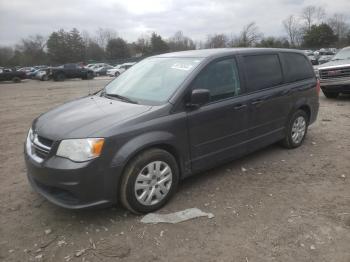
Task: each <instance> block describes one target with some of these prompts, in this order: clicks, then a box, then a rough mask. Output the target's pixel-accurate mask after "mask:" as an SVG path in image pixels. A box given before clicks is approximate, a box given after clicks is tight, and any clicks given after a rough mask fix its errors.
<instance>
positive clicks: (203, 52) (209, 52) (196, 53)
mask: <svg viewBox="0 0 350 262" xmlns="http://www.w3.org/2000/svg"><path fill="white" fill-rule="evenodd" d="M269 51H270V52H271V51H273V52H281V51H283V52H298V53H301V52H302V51H300V50H296V49H279V48H212V49H199V50H189V51H181V52H173V53H166V54H161V55H157V56H155V57H198V58H208V57H212V56H223V55H230V54H242V53H250V52H254V53H255V52H269Z"/></svg>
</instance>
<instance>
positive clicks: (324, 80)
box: [315, 46, 350, 98]
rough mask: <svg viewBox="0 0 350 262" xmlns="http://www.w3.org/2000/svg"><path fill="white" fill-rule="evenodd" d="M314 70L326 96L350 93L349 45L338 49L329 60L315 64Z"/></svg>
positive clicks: (334, 96)
mask: <svg viewBox="0 0 350 262" xmlns="http://www.w3.org/2000/svg"><path fill="white" fill-rule="evenodd" d="M315 71H316V74H317V76H318V77H319V79H320V84H321V89H322V91H323V93H324V95H325V96H326V97H328V98H336V97H338V95H339V94H340V93H344V94H350V46H349V47H345V48H343V49H342V50H340V51H339V52H338V53H337V54H336V55H335V56H334V57H333V58H332V59H331V60H330V61H329V62H326V63H324V64H322V65H320V66H317V67H316V68H315Z"/></svg>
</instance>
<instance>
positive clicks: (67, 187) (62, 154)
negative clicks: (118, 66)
mask: <svg viewBox="0 0 350 262" xmlns="http://www.w3.org/2000/svg"><path fill="white" fill-rule="evenodd" d="M319 91H320V86H319V83H318V81H317V79H316V77H315V74H314V71H313V68H312V65H311V63H310V61H309V59H308V58H307V57H306V56H305V55H304V54H303V53H302V52H298V51H295V50H294V51H293V50H284V49H253V48H252V49H210V50H196V51H185V52H177V53H169V54H163V55H158V56H153V57H150V58H147V59H144V60H143V61H141V62H139V63H137V64H136V65H134V66H133V67H131V68H130V69H129V70H127V71H126V72H125V73H123V74H121V75H120V76H119V77H118V78H116V79H115V80H113V81H111V82H110V83H109V84H107V86H106V87H104V88H103V89H102V90H101V91H99V92H97V93H95V94H93V95H89V96H86V97H83V98H80V99H77V100H74V101H71V102H68V103H65V104H63V105H61V106H59V107H57V108H55V109H52V110H50V111H49V112H47V113H45V114H42V115H41V116H39V117H38V118H37V119H35V120H34V121H33V124H32V126H31V128H30V129H29V132H28V136H27V139H26V142H25V149H24V150H25V161H26V166H27V175H28V179H29V182H30V184H31V185H32V187H33V188H34V189H35V190H36V191H37V192H39V193H40V194H41V195H43V196H44V197H45V198H47V199H48V200H49V201H51V202H53V203H55V204H57V205H59V206H62V207H65V208H71V209H80V208H90V207H96V206H100V207H103V206H108V205H114V204H116V203H121V204H122V205H123V206H124V207H126V208H127V209H129V210H131V211H132V212H134V213H146V212H151V211H154V210H157V209H159V208H160V207H161V206H163V205H164V204H165V203H166V202H167V201H168V200H169V199H170V197H171V196H172V195H173V194H174V192H175V191H176V187H177V185H178V182H179V180H181V179H184V178H186V177H188V176H190V175H192V174H195V173H199V172H201V171H203V170H205V169H208V168H211V167H214V166H216V165H218V164H220V163H224V162H227V161H231V160H233V159H236V158H238V157H241V156H243V155H246V154H248V153H250V152H253V151H255V150H257V149H259V148H262V147H265V146H267V145H269V144H272V143H276V142H281V143H282V144H283V145H284V146H285V147H287V148H296V147H299V146H300V145H301V144H302V143H303V141H304V138H305V136H306V133H307V129H308V126H309V125H310V124H312V123H313V122H314V121H315V120H316V117H317V113H318V108H319V102H318V95H319Z"/></svg>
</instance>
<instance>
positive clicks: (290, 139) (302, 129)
mask: <svg viewBox="0 0 350 262" xmlns="http://www.w3.org/2000/svg"><path fill="white" fill-rule="evenodd" d="M308 124H309V118H308V115H307V114H306V112H305V111H303V110H297V111H296V112H295V113H294V114H293V115H292V117H291V118H290V121H289V123H288V126H287V130H286V137H285V138H284V139H283V140H282V144H283V146H285V147H286V148H296V147H299V146H300V145H301V144H302V143H303V141H304V139H305V136H306V133H307V128H308Z"/></svg>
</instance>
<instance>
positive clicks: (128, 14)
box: [0, 0, 350, 46]
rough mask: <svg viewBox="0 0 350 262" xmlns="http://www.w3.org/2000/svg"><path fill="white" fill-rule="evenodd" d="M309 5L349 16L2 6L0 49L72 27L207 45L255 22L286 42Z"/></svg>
mask: <svg viewBox="0 0 350 262" xmlns="http://www.w3.org/2000/svg"><path fill="white" fill-rule="evenodd" d="M308 5H318V6H322V7H324V8H325V10H326V12H327V14H328V15H331V14H333V13H345V14H346V12H347V11H348V10H350V0H332V1H329V0H56V1H51V0H0V46H6V45H13V44H16V43H18V42H19V41H20V40H21V39H22V38H26V37H28V36H29V35H35V34H41V35H43V36H48V35H49V34H50V33H51V32H53V31H57V30H59V29H61V28H63V29H65V30H70V29H72V28H73V27H75V28H77V29H78V30H80V31H87V32H89V33H90V34H91V35H93V34H94V33H95V32H96V31H97V29H98V28H109V29H113V30H115V31H117V32H118V35H119V36H120V37H122V38H124V39H126V40H128V41H134V40H136V39H137V38H138V37H139V36H140V35H142V34H149V33H150V32H153V31H154V32H157V33H158V34H160V35H162V36H163V37H165V38H168V37H171V36H172V35H173V34H174V33H175V32H176V31H179V30H181V31H183V33H184V34H185V35H186V36H189V37H191V38H192V39H194V40H205V39H206V36H207V35H210V34H211V35H212V34H215V33H225V34H228V35H236V34H238V33H239V32H240V31H241V29H242V27H243V26H244V25H246V24H248V23H250V22H256V24H257V25H258V27H259V29H260V31H261V32H262V33H263V34H264V36H285V35H286V34H285V32H284V29H283V26H282V21H283V20H284V19H285V18H286V17H287V16H289V15H291V14H294V15H298V14H300V12H301V10H302V9H303V8H304V7H305V6H308ZM347 19H348V21H350V17H348V18H347Z"/></svg>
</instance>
